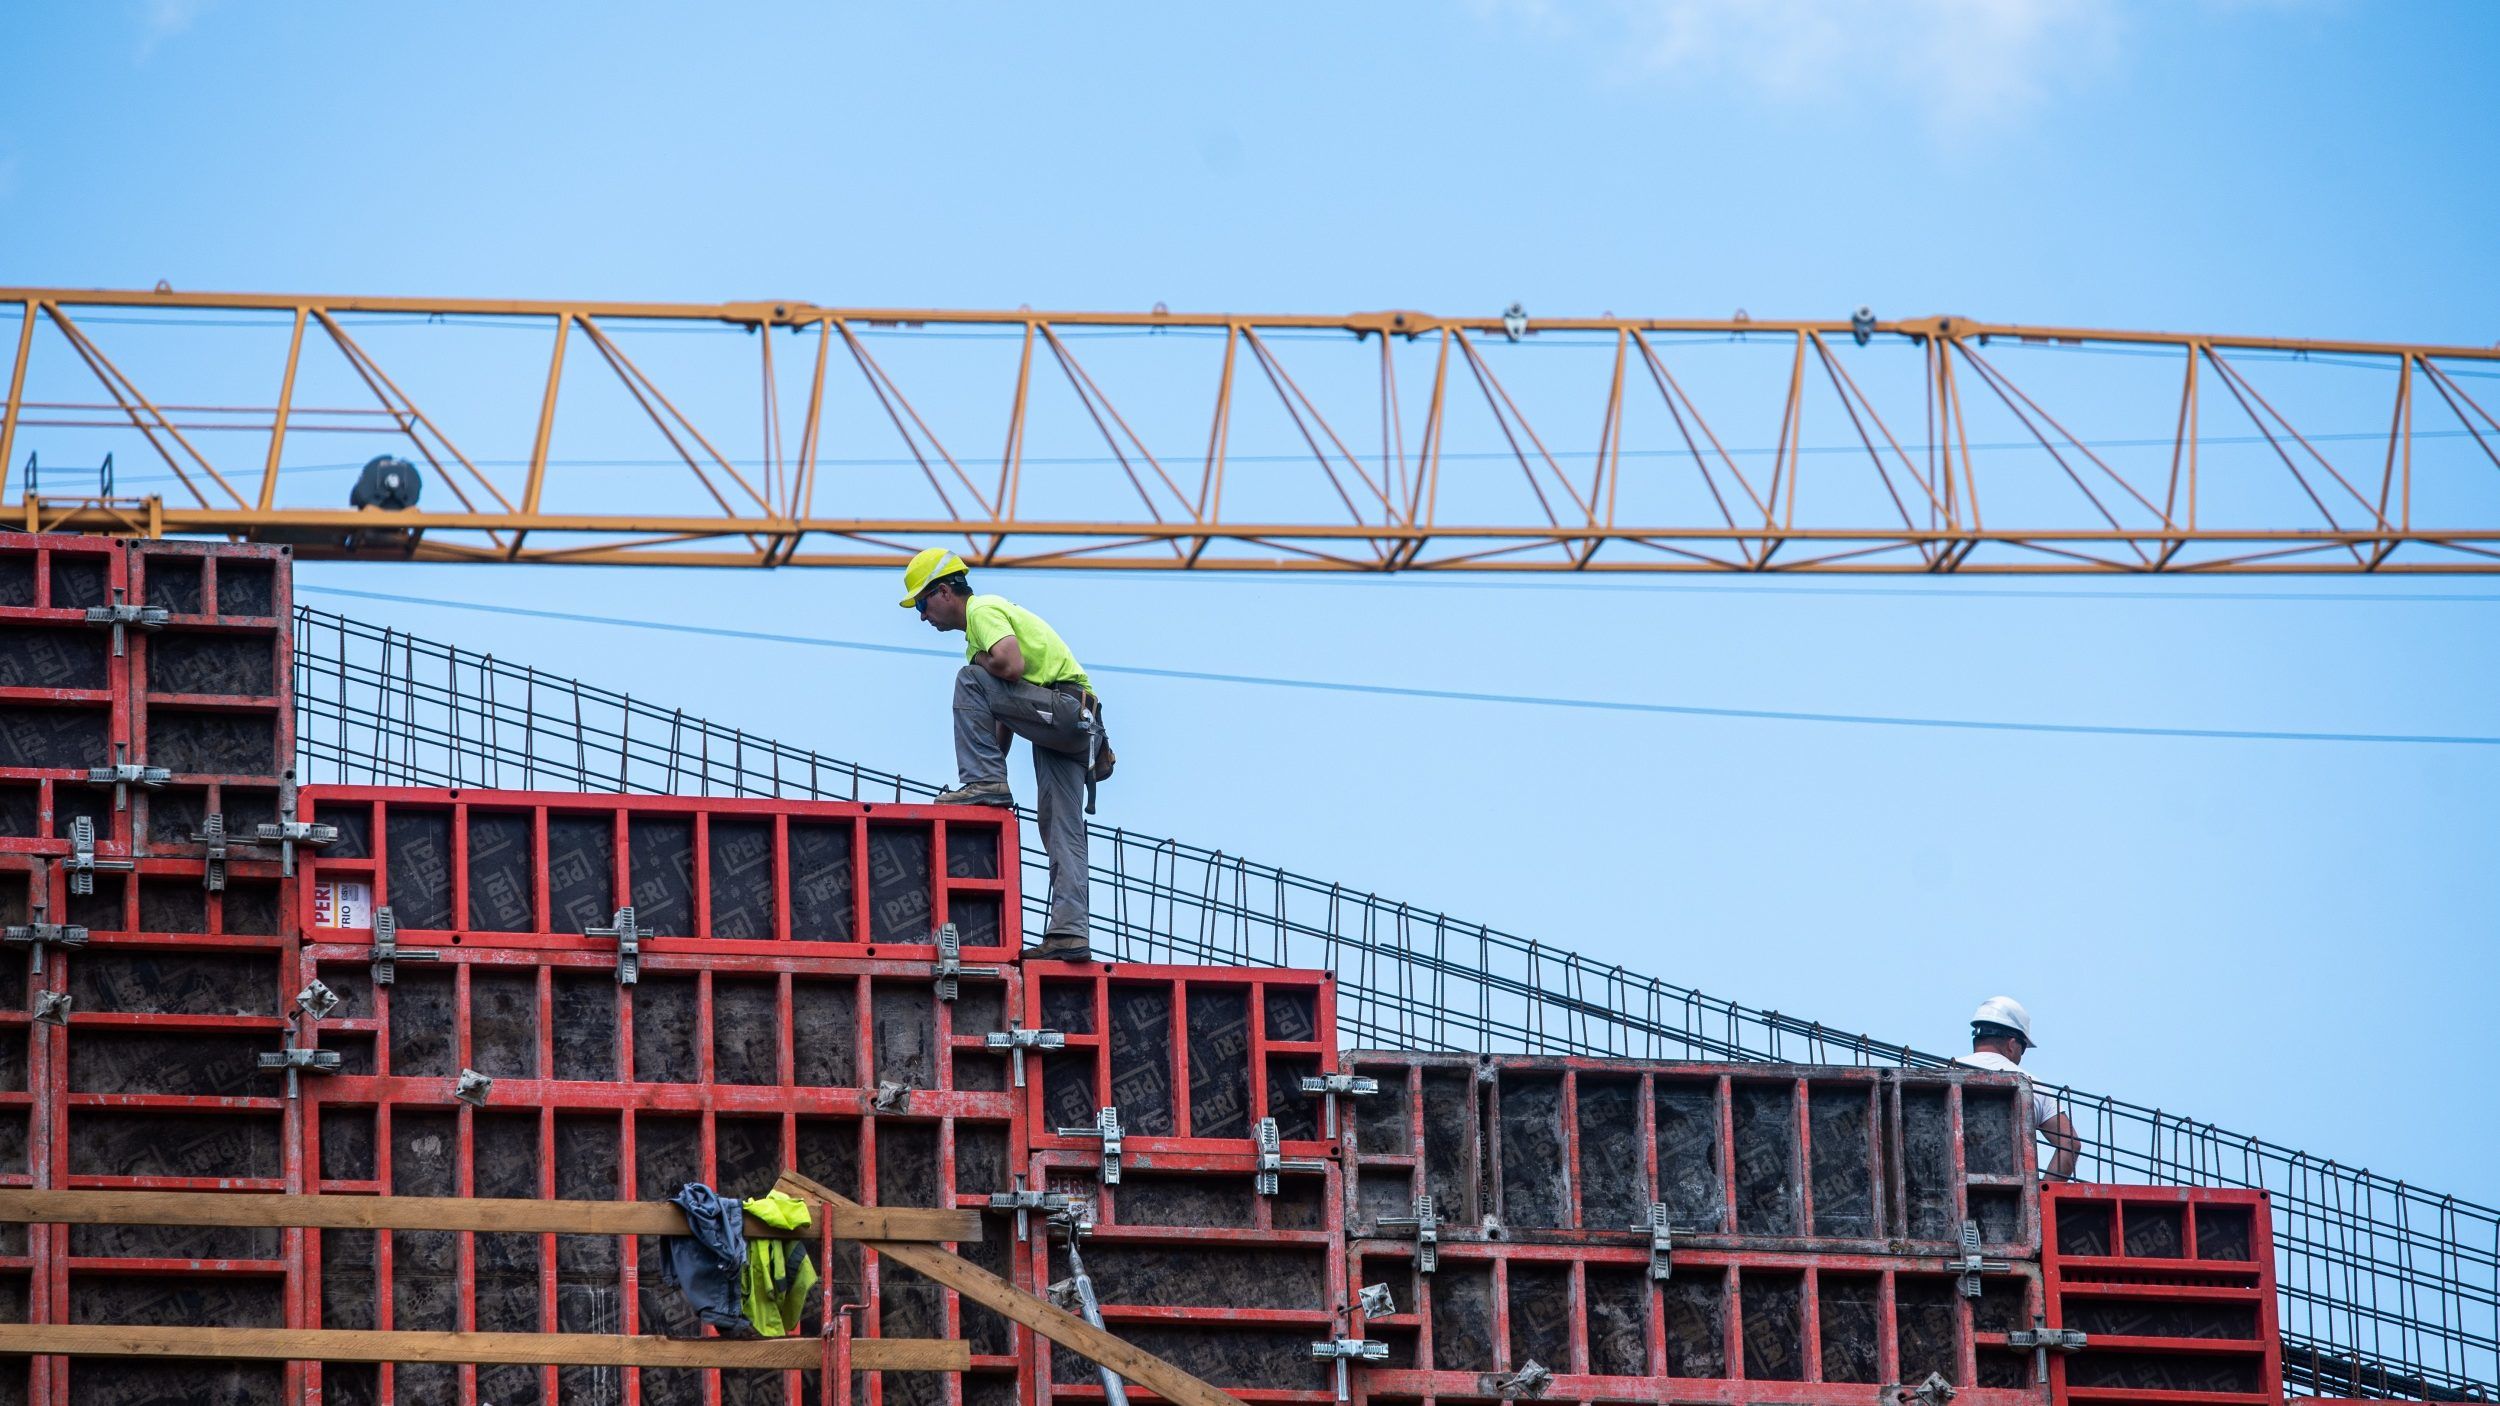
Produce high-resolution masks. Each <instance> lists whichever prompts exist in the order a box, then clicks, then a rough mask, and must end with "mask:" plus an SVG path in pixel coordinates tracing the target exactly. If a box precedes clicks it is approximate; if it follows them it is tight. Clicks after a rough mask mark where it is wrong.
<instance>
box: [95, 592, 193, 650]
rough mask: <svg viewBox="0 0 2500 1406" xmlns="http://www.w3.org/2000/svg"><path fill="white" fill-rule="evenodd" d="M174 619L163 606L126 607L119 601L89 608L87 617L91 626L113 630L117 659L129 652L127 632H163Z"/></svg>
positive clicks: (115, 593)
mask: <svg viewBox="0 0 2500 1406" xmlns="http://www.w3.org/2000/svg"><path fill="white" fill-rule="evenodd" d="M113 594H114V595H116V596H118V595H120V594H121V591H120V590H119V589H116V590H115V591H114V592H113ZM173 618H174V613H173V612H172V611H170V610H167V609H166V608H165V607H163V606H161V605H125V604H123V603H122V602H120V601H118V600H116V601H114V602H113V603H112V604H111V605H91V606H88V607H87V616H86V619H87V623H88V624H90V625H97V626H110V627H111V628H112V631H113V657H114V658H116V659H119V658H121V657H122V655H123V654H125V653H127V652H128V645H129V639H130V637H129V636H128V635H127V634H126V633H124V632H125V631H127V630H130V629H133V628H137V629H141V630H161V629H164V628H165V622H166V621H168V620H171V619H173Z"/></svg>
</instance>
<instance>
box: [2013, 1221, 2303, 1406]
mask: <svg viewBox="0 0 2500 1406" xmlns="http://www.w3.org/2000/svg"><path fill="white" fill-rule="evenodd" d="M2086 1207H2090V1208H2094V1209H2095V1210H2096V1211H2097V1210H2100V1209H2106V1211H2107V1213H2108V1215H2109V1217H2110V1231H2109V1237H2110V1238H2109V1246H2108V1248H2109V1249H2110V1251H2111V1253H2109V1254H2106V1255H2086V1254H2069V1253H2067V1252H2065V1251H2064V1250H2063V1249H2062V1248H2060V1244H2059V1237H2058V1235H2057V1234H2056V1231H2057V1228H2058V1220H2059V1217H2061V1216H2063V1215H2069V1214H2073V1213H2075V1212H2076V1211H2078V1210H2081V1209H2083V1208H2086ZM2155 1207H2159V1208H2162V1209H2163V1210H2165V1211H2176V1212H2177V1213H2178V1216H2179V1224H2180V1243H2179V1245H2178V1250H2179V1253H2178V1254H2177V1255H2162V1256H2156V1255H2142V1254H2136V1255H2130V1254H2127V1253H2126V1252H2125V1251H2126V1247H2127V1243H2128V1241H2127V1215H2128V1212H2129V1211H2130V1210H2131V1209H2135V1208H2143V1209H2145V1210H2150V1209H2151V1208H2155ZM2209 1207H2228V1208H2230V1209H2231V1211H2232V1213H2233V1215H2234V1216H2236V1217H2244V1218H2245V1219H2246V1221H2247V1223H2248V1227H2249V1231H2248V1237H2249V1238H2248V1251H2249V1258H2248V1259H2245V1260H2240V1259H2223V1258H2207V1257H2205V1256H2204V1255H2203V1254H2202V1253H2201V1252H2202V1250H2203V1249H2204V1242H2203V1238H2202V1237H2201V1236H2200V1235H2199V1233H2198V1230H2197V1216H2198V1212H2199V1211H2200V1210H2201V1209H2203V1208H2209ZM2041 1209H2042V1212H2043V1214H2044V1216H2045V1218H2046V1219H2047V1221H2048V1228H2049V1233H2048V1234H2047V1235H2046V1236H2045V1237H2044V1241H2043V1244H2042V1248H2041V1257H2040V1259H2041V1271H2042V1275H2043V1282H2044V1283H2045V1285H2046V1287H2047V1290H2048V1309H2047V1313H2048V1321H2049V1326H2050V1327H2052V1328H2063V1327H2066V1326H2067V1321H2066V1320H2067V1313H2068V1310H2069V1308H2070V1306H2072V1305H2073V1304H2075V1303H2076V1302H2077V1301H2078V1300H2083V1299H2106V1300H2123V1301H2132V1302H2136V1303H2144V1304H2151V1303H2169V1304H2246V1305H2248V1306H2249V1307H2250V1308H2252V1309H2253V1310H2254V1323H2255V1329H2256V1332H2255V1336H2254V1337H2252V1338H2248V1339H2231V1338H2188V1337H2175V1338H2174V1337H2112V1336H2102V1335H2093V1336H2092V1337H2091V1338H2090V1341H2089V1343H2088V1344H2087V1346H2086V1347H2085V1348H2084V1352H2085V1353H2087V1354H2088V1353H2091V1352H2095V1351H2101V1352H2138V1353H2150V1354H2163V1353H2176V1354H2189V1355H2194V1356H2197V1357H2206V1358H2213V1357H2245V1358H2249V1359H2252V1360H2254V1361H2255V1362H2256V1363H2257V1364H2258V1374H2257V1376H2258V1380H2257V1390H2255V1391H2253V1392H2218V1391H2179V1390H2141V1389H2132V1388H2117V1387H2081V1386H2069V1385H2068V1384H2067V1369H2068V1366H2069V1363H2070V1362H2071V1361H2072V1359H2070V1358H2067V1357H2064V1356H2055V1355H2053V1356H2052V1357H2051V1359H2050V1364H2049V1377H2050V1383H2051V1386H2052V1390H2053V1394H2054V1398H2055V1400H2056V1401H2058V1402H2059V1403H2061V1406H2062V1403H2066V1402H2075V1403H2107V1404H2108V1406H2118V1403H2129V1402H2157V1403H2176V1402H2201V1403H2212V1406H2272V1403H2276V1402H2280V1401H2282V1400H2283V1335H2282V1333H2281V1331H2280V1323H2279V1321H2278V1307H2277V1304H2276V1299H2275V1270H2274V1228H2273V1224H2274V1218H2273V1215H2272V1212H2271V1208H2270V1207H2269V1206H2268V1205H2267V1197H2266V1193H2264V1192H2263V1191H2235V1190H2222V1189H2218V1188H2206V1187H2167V1186H2108V1185H2097V1184H2090V1183H2080V1182H2074V1183H2067V1184H2065V1185H2060V1186H2051V1187H2047V1188H2045V1189H2044V1190H2043V1192H2042V1195H2041Z"/></svg>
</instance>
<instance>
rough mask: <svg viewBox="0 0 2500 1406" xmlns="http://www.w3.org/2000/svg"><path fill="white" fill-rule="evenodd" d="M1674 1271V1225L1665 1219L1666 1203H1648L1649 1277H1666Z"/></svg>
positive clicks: (1670, 1275)
mask: <svg viewBox="0 0 2500 1406" xmlns="http://www.w3.org/2000/svg"><path fill="white" fill-rule="evenodd" d="M1674 1273H1675V1227H1674V1226H1673V1225H1672V1224H1670V1223H1669V1222H1668V1220H1667V1203H1666V1202H1664V1201H1652V1202H1650V1203H1649V1277H1650V1278H1652V1279H1667V1278H1670V1277H1672V1276H1673V1275H1674Z"/></svg>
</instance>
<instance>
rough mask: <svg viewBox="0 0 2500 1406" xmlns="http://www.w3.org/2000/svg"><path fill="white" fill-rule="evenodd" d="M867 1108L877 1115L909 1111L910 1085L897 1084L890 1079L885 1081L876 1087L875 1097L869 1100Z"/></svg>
mask: <svg viewBox="0 0 2500 1406" xmlns="http://www.w3.org/2000/svg"><path fill="white" fill-rule="evenodd" d="M869 1107H871V1108H874V1109H875V1110H877V1111H878V1112H879V1113H906V1112H909V1111H910V1110H911V1085H909V1084H898V1083H895V1082H894V1081H893V1080H891V1079H888V1080H885V1081H884V1082H882V1083H880V1084H878V1085H877V1092H876V1096H875V1097H874V1098H872V1099H870V1100H869Z"/></svg>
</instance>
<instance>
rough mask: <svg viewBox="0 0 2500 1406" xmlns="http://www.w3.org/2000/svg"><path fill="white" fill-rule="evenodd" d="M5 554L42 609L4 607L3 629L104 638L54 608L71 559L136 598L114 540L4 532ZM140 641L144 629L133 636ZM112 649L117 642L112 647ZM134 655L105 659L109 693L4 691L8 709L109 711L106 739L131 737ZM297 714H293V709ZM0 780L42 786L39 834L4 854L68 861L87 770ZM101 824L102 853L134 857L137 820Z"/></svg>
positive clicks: (80, 617) (0, 701) (6, 845)
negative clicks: (57, 581) (73, 800)
mask: <svg viewBox="0 0 2500 1406" xmlns="http://www.w3.org/2000/svg"><path fill="white" fill-rule="evenodd" d="M0 552H5V553H6V554H7V555H9V556H12V557H19V556H22V557H23V558H25V559H26V560H27V561H28V562H29V564H30V565H29V569H30V570H31V571H32V572H33V575H34V589H35V596H34V600H35V604H34V605H31V606H14V605H12V606H0V626H42V627H50V628H57V629H60V630H63V631H93V632H96V634H95V638H97V639H100V640H101V639H104V638H105V634H104V633H103V632H101V631H99V630H98V627H96V626H93V625H89V624H87V623H86V612H85V610H84V608H83V607H79V606H62V607H55V606H54V605H53V604H52V594H53V593H52V563H53V562H54V561H55V560H56V559H59V558H63V557H70V558H77V559H82V560H88V561H92V562H94V563H96V564H97V565H100V566H101V567H102V568H103V569H104V572H105V594H106V597H107V599H108V600H110V599H114V598H121V599H128V598H129V594H128V593H129V579H128V560H127V554H126V553H125V552H124V551H121V550H118V549H117V546H116V544H115V543H114V542H112V541H110V540H109V539H105V538H99V537H78V536H70V535H45V536H31V535H23V534H17V533H9V534H0ZM125 633H126V634H128V635H136V634H137V633H138V631H136V630H130V631H127V632H125ZM106 648H107V649H108V650H109V649H110V645H109V643H108V644H107V645H106ZM127 663H128V660H127V657H126V656H125V657H124V658H123V659H119V660H116V659H114V658H112V657H111V655H110V654H109V653H108V654H107V655H106V660H105V687H103V688H101V689H67V688H34V687H20V686H0V705H33V706H37V707H44V708H80V709H93V710H98V711H102V712H104V713H105V714H106V715H107V721H106V737H107V739H108V753H109V750H110V748H109V743H110V742H111V741H114V740H125V741H126V740H128V738H129V737H130V727H131V713H132V711H133V709H132V704H131V700H132V692H131V689H130V687H129V674H128V669H127ZM288 711H289V712H290V713H291V712H292V711H293V710H292V709H289V710H288ZM113 760H114V758H113V757H111V756H110V755H105V756H99V757H97V758H95V759H94V764H95V765H97V766H103V765H106V764H108V763H110V762H112V761H113ZM0 780H5V781H9V782H20V783H23V782H33V783H34V784H35V785H36V786H37V787H38V792H37V808H38V815H39V816H40V821H39V823H38V826H37V828H38V830H39V831H40V832H41V833H40V834H38V835H35V836H5V837H0V852H15V853H21V854H42V855H52V856H58V855H65V854H68V853H69V852H70V844H69V819H68V817H69V814H70V813H71V812H70V811H69V810H68V809H66V808H65V807H64V805H63V804H62V802H63V799H64V798H63V796H62V794H61V788H62V787H63V786H64V784H67V785H70V786H75V787H78V788H80V789H82V790H83V789H85V788H86V786H87V772H86V769H85V768H84V767H14V766H12V767H0ZM100 810H101V814H100V815H99V820H100V822H101V823H99V824H98V825H97V826H96V847H97V850H98V851H99V852H101V853H108V854H128V853H129V852H130V849H129V846H130V840H131V826H130V815H129V813H128V812H126V811H120V812H117V811H115V810H114V809H113V808H112V806H111V805H110V804H109V803H108V804H106V805H104V806H103V807H101V808H100Z"/></svg>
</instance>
